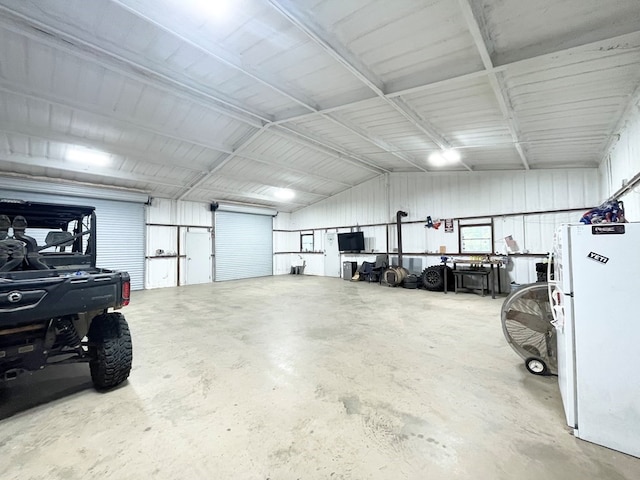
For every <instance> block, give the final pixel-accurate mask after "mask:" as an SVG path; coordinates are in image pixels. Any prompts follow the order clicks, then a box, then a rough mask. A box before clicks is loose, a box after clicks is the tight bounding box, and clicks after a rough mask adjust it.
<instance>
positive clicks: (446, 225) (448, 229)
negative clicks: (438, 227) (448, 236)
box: [444, 218, 453, 233]
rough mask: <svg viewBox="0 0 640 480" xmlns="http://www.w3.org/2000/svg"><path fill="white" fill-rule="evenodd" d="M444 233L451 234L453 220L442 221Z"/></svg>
mask: <svg viewBox="0 0 640 480" xmlns="http://www.w3.org/2000/svg"><path fill="white" fill-rule="evenodd" d="M444 231H445V232H447V233H453V218H446V219H445V220H444Z"/></svg>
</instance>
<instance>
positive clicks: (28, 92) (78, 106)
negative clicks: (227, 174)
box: [0, 80, 233, 153]
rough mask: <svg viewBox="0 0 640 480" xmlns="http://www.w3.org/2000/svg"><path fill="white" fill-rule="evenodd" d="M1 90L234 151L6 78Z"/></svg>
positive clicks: (131, 128)
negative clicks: (7, 80)
mask: <svg viewBox="0 0 640 480" xmlns="http://www.w3.org/2000/svg"><path fill="white" fill-rule="evenodd" d="M0 92H4V93H7V94H10V95H16V96H19V97H22V98H28V99H31V100H36V101H40V102H45V103H49V104H51V105H56V106H58V107H61V108H65V109H70V110H72V109H75V110H80V111H82V112H85V113H89V114H91V115H93V116H95V117H99V118H101V119H102V120H103V121H104V120H106V121H107V122H109V123H111V124H115V125H117V126H118V127H119V128H121V129H122V130H125V131H136V130H141V131H143V132H146V133H150V134H153V135H158V136H160V137H165V138H171V139H173V140H177V141H180V142H186V143H191V144H193V145H198V146H200V147H204V148H209V149H211V150H216V151H218V152H222V153H233V147H231V146H229V145H220V144H215V143H213V142H208V141H207V142H203V141H202V140H198V139H194V138H188V137H180V136H177V135H174V134H171V133H168V132H166V131H164V130H161V129H159V128H156V127H151V126H149V125H142V124H141V123H140V122H139V121H134V120H129V119H126V118H124V116H123V115H119V114H117V113H115V112H113V113H112V114H109V115H107V114H105V113H103V111H102V109H100V108H98V107H96V106H95V105H93V104H91V103H87V102H79V101H77V100H73V99H70V98H60V97H57V96H55V95H52V94H46V93H43V92H42V91H41V90H32V89H30V88H27V87H25V86H24V85H17V84H15V83H9V82H6V81H4V80H0Z"/></svg>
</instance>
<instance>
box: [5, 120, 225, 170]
mask: <svg viewBox="0 0 640 480" xmlns="http://www.w3.org/2000/svg"><path fill="white" fill-rule="evenodd" d="M25 131H28V132H29V133H24V132H25ZM2 133H4V134H7V135H12V136H20V137H25V138H34V139H39V140H43V141H49V142H57V143H62V144H67V145H76V146H81V147H86V148H97V149H100V150H103V151H105V152H109V153H111V154H114V155H119V156H121V157H126V158H130V159H133V160H144V161H145V162H147V163H150V164H152V165H160V166H164V167H171V166H173V165H174V161H173V160H172V159H171V158H163V157H161V156H158V154H157V153H155V152H154V153H153V154H150V152H144V151H141V150H136V149H132V148H128V147H123V146H122V145H119V144H115V143H112V142H104V141H102V140H96V139H88V138H85V137H81V136H78V135H72V134H70V133H59V132H55V131H53V130H51V129H48V130H45V129H42V128H38V127H33V126H19V125H16V124H15V123H11V122H7V121H3V120H0V134H2ZM198 148H199V147H198ZM211 153H213V151H212V152H211ZM216 153H217V152H216ZM180 168H181V169H182V170H185V171H191V172H194V173H203V172H206V168H204V167H202V168H197V167H196V166H193V165H189V164H187V165H180Z"/></svg>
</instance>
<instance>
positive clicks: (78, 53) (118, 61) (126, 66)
mask: <svg viewBox="0 0 640 480" xmlns="http://www.w3.org/2000/svg"><path fill="white" fill-rule="evenodd" d="M0 13H2V14H3V16H0V25H1V26H2V28H5V29H7V30H9V31H11V32H14V33H16V34H18V35H22V36H25V37H27V38H30V39H32V40H35V41H37V42H40V43H42V44H44V45H48V46H50V47H54V48H56V49H58V50H61V51H64V52H66V53H68V54H70V55H73V56H75V57H76V58H80V59H82V60H84V61H87V62H90V63H93V64H94V65H97V66H99V67H102V68H105V67H108V68H109V70H111V71H113V72H117V73H119V74H121V75H124V76H125V77H127V78H130V79H132V80H135V81H138V82H141V83H143V84H144V85H147V86H150V87H154V88H158V89H160V90H164V91H165V92H167V93H170V94H172V95H176V96H178V97H182V98H183V99H185V100H189V101H192V102H194V103H196V104H198V105H201V106H203V107H206V108H209V109H211V110H213V111H216V112H217V113H220V114H222V115H226V116H228V117H230V118H233V119H235V120H238V121H240V122H243V123H247V124H249V125H251V126H254V127H260V126H262V125H263V124H264V123H267V122H270V121H271V120H272V119H271V118H269V117H267V116H266V115H264V114H262V113H259V112H255V111H252V110H249V109H247V108H246V107H243V106H241V105H238V104H237V103H235V102H234V101H232V100H230V99H229V98H225V97H223V96H222V95H221V94H219V93H217V92H216V94H215V95H214V94H212V93H210V92H206V91H203V90H202V87H201V86H199V85H198V86H195V85H189V84H187V83H186V82H184V81H179V80H176V78H175V75H171V73H172V72H166V73H164V72H159V71H158V70H157V68H155V69H154V68H150V67H148V66H145V65H144V62H143V61H140V62H136V61H132V60H131V59H128V58H126V57H125V56H123V55H119V54H117V53H114V52H112V51H108V50H105V49H104V48H101V47H99V46H98V45H96V44H95V43H91V42H89V41H87V40H85V39H82V38H79V37H77V36H74V35H71V34H69V33H66V32H63V31H61V30H58V29H56V28H54V27H52V26H50V25H45V24H43V23H41V22H39V21H37V20H34V19H32V18H28V17H26V16H24V15H22V14H20V13H16V12H14V11H12V10H9V9H7V8H6V7H4V6H2V5H0ZM3 17H7V18H3ZM11 18H12V20H9V19H11ZM141 72H142V74H141ZM153 78H155V79H156V81H154V80H153ZM203 100H204V101H203ZM212 102H213V103H212Z"/></svg>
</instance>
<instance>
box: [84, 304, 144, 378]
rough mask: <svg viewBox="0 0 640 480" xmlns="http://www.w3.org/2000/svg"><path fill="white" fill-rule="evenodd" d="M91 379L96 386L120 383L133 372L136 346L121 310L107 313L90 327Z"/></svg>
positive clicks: (95, 319)
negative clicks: (134, 346) (132, 365)
mask: <svg viewBox="0 0 640 480" xmlns="http://www.w3.org/2000/svg"><path fill="white" fill-rule="evenodd" d="M88 337H89V345H90V347H89V354H90V355H91V362H90V363H89V367H90V369H91V380H93V384H94V385H95V387H96V388H97V389H100V390H106V389H108V388H113V387H115V386H116V385H120V384H121V383H122V382H124V381H125V380H126V379H127V378H128V377H129V373H130V372H131V362H132V360H133V348H132V344H131V333H130V331H129V325H128V324H127V321H126V320H125V318H124V315H122V314H121V313H105V314H102V315H99V316H97V317H95V318H94V319H93V321H92V322H91V327H90V328H89V335H88Z"/></svg>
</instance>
